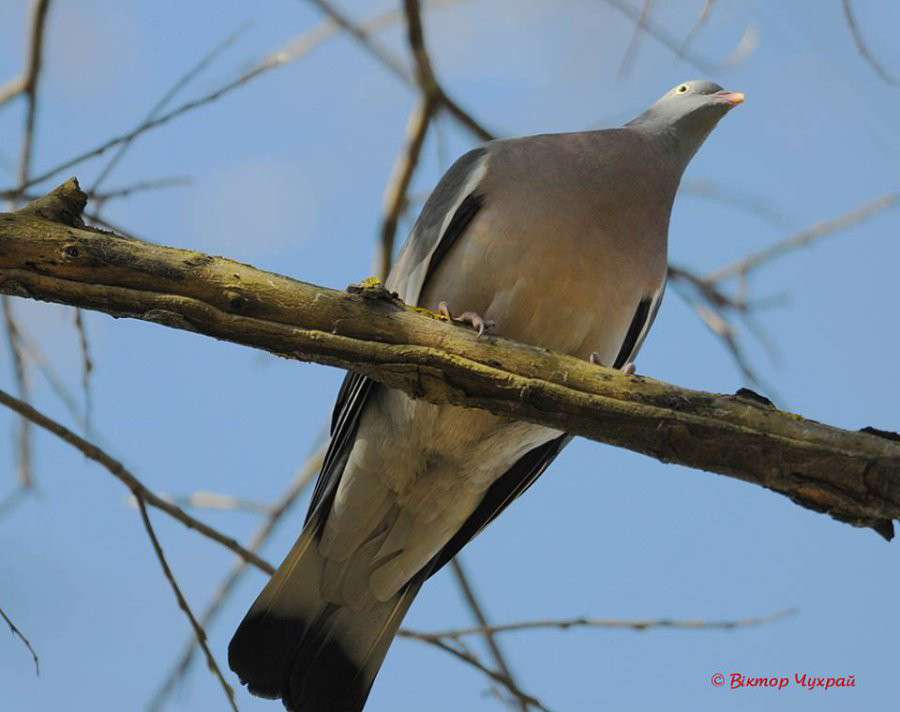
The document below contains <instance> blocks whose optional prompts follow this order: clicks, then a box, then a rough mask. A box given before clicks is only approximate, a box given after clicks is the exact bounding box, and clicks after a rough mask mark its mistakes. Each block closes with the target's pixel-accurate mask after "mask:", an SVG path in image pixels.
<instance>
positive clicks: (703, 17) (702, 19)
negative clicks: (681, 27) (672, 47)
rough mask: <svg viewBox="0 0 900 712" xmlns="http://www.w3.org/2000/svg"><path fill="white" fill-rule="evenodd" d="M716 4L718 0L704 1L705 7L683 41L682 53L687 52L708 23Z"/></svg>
mask: <svg viewBox="0 0 900 712" xmlns="http://www.w3.org/2000/svg"><path fill="white" fill-rule="evenodd" d="M715 4H716V0H706V2H705V3H703V9H702V10H701V11H700V16H699V17H698V18H697V21H696V22H695V23H694V26H693V27H692V28H691V30H690V32H688V33H687V36H686V37H685V38H684V41H683V42H682V43H681V47H679V49H680V50H681V52H682V53H684V52H687V50H688V47H690V44H691V42H693V41H694V37H696V36H697V33H698V32H700V30H701V28H702V27H703V26H704V25H705V24H706V23H707V21H708V20H709V16H710V15H711V14H712V9H713V6H714V5H715Z"/></svg>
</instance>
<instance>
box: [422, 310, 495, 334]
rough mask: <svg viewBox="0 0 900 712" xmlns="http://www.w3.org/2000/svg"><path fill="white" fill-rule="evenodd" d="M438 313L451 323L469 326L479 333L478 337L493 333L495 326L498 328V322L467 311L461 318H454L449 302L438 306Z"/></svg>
mask: <svg viewBox="0 0 900 712" xmlns="http://www.w3.org/2000/svg"><path fill="white" fill-rule="evenodd" d="M437 310H438V313H439V314H442V315H443V316H445V317H447V319H449V320H450V321H457V322H460V323H462V324H469V325H470V326H471V327H472V328H473V329H475V330H476V331H477V332H478V336H479V337H481V336H484V335H485V333H486V332H489V331H491V330H492V329H493V328H494V327H495V326H497V324H496V322H494V321H493V320H491V319H484V318H482V316H481V315H480V314H476V313H475V312H471V311H467V312H463V313H462V314H460V315H459V316H453V315H452V314H451V313H450V307H448V306H447V302H441V303H439V304H438V308H437Z"/></svg>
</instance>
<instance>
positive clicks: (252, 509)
mask: <svg viewBox="0 0 900 712" xmlns="http://www.w3.org/2000/svg"><path fill="white" fill-rule="evenodd" d="M158 494H159V496H160V497H162V498H163V499H165V500H168V501H170V502H172V503H173V504H177V505H178V506H179V507H184V508H185V509H212V510H216V511H219V512H249V513H250V514H268V513H269V511H270V510H271V507H270V506H269V505H267V504H264V503H263V502H258V501H256V500H254V499H246V498H244V497H235V496H234V495H230V494H221V493H220V492H205V491H198V492H192V493H191V494H178V495H173V494H166V493H165V492H159V493H158Z"/></svg>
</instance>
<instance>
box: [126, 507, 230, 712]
mask: <svg viewBox="0 0 900 712" xmlns="http://www.w3.org/2000/svg"><path fill="white" fill-rule="evenodd" d="M134 496H135V497H137V503H138V508H139V509H140V510H141V519H142V520H143V522H144V529H146V530H147V536H149V537H150V542H151V543H152V544H153V550H154V551H155V552H156V558H157V559H158V560H159V565H160V566H161V567H162V570H163V573H164V574H165V576H166V579H167V580H168V582H169V585H171V587H172V592H173V593H174V594H175V598H176V599H177V600H178V607H179V608H181V610H182V611H184V614H185V615H186V616H187V618H188V620H189V621H190V622H191V627H192V628H193V629H194V635H195V636H196V638H197V644H198V645H199V646H200V647H201V648H202V649H203V653H204V655H206V664H207V665H208V666H209V669H210V671H211V672H212V674H213V675H215V677H216V679H218V681H219V684H221V685H222V689H223V690H224V691H225V696H226V697H227V698H228V704H229V706H230V707H231V709H233V710H234V712H237V708H238V707H237V703H236V702H235V701H234V690H233V689H231V685H229V684H228V683H227V682H225V678H224V677H223V676H222V671H221V670H220V669H219V664H218V663H217V662H216V659H215V657H214V656H213V654H212V651H210V649H209V645H208V644H207V642H206V631H205V630H203V626H201V625H200V624H199V623H198V622H197V619H196V618H195V617H194V613H193V611H191V607H190V605H188V602H187V599H186V598H185V597H184V594H183V593H182V592H181V589H180V588H179V586H178V582H177V581H176V580H175V576H174V574H172V569H171V568H169V562H168V561H166V555H165V554H164V553H163V550H162V546H160V543H159V539H157V538H156V532H155V531H154V530H153V524H152V523H151V522H150V515H149V514H147V505H146V503H145V502H144V498H143V497H142V496H141V493H140V492H138V491H137V490H135V492H134Z"/></svg>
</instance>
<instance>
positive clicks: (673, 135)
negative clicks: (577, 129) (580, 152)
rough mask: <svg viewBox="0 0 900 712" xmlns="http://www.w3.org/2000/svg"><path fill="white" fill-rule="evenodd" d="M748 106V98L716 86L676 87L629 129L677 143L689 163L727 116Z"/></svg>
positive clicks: (700, 83) (690, 84)
mask: <svg viewBox="0 0 900 712" xmlns="http://www.w3.org/2000/svg"><path fill="white" fill-rule="evenodd" d="M743 102H744V95H743V94H742V93H741V92H737V91H728V90H727V89H723V88H722V87H720V86H719V85H718V84H716V83H715V82H710V81H706V80H694V81H690V82H684V83H683V84H679V85H678V86H675V87H673V88H672V89H670V90H669V91H667V92H666V93H665V94H663V95H662V97H660V98H659V100H658V101H657V102H656V103H655V104H653V106H651V107H650V108H649V109H647V111H645V112H644V113H643V114H641V115H640V116H638V117H637V118H636V119H634V120H632V121H630V122H629V123H628V124H626V126H632V127H635V128H643V129H646V130H648V131H651V132H655V133H658V134H660V135H661V136H665V137H666V138H669V139H673V145H674V146H675V147H677V149H678V152H679V153H680V154H682V157H683V159H684V160H685V161H689V160H690V159H691V158H692V157H693V155H694V154H695V153H696V152H697V149H699V148H700V146H701V145H702V144H703V141H704V140H706V137H707V136H708V135H709V133H710V131H712V130H713V129H714V128H715V126H716V124H717V123H719V119H721V118H722V117H723V116H725V114H727V113H728V112H729V111H730V110H731V109H733V108H734V107H735V106H737V105H738V104H742V103H743Z"/></svg>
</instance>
